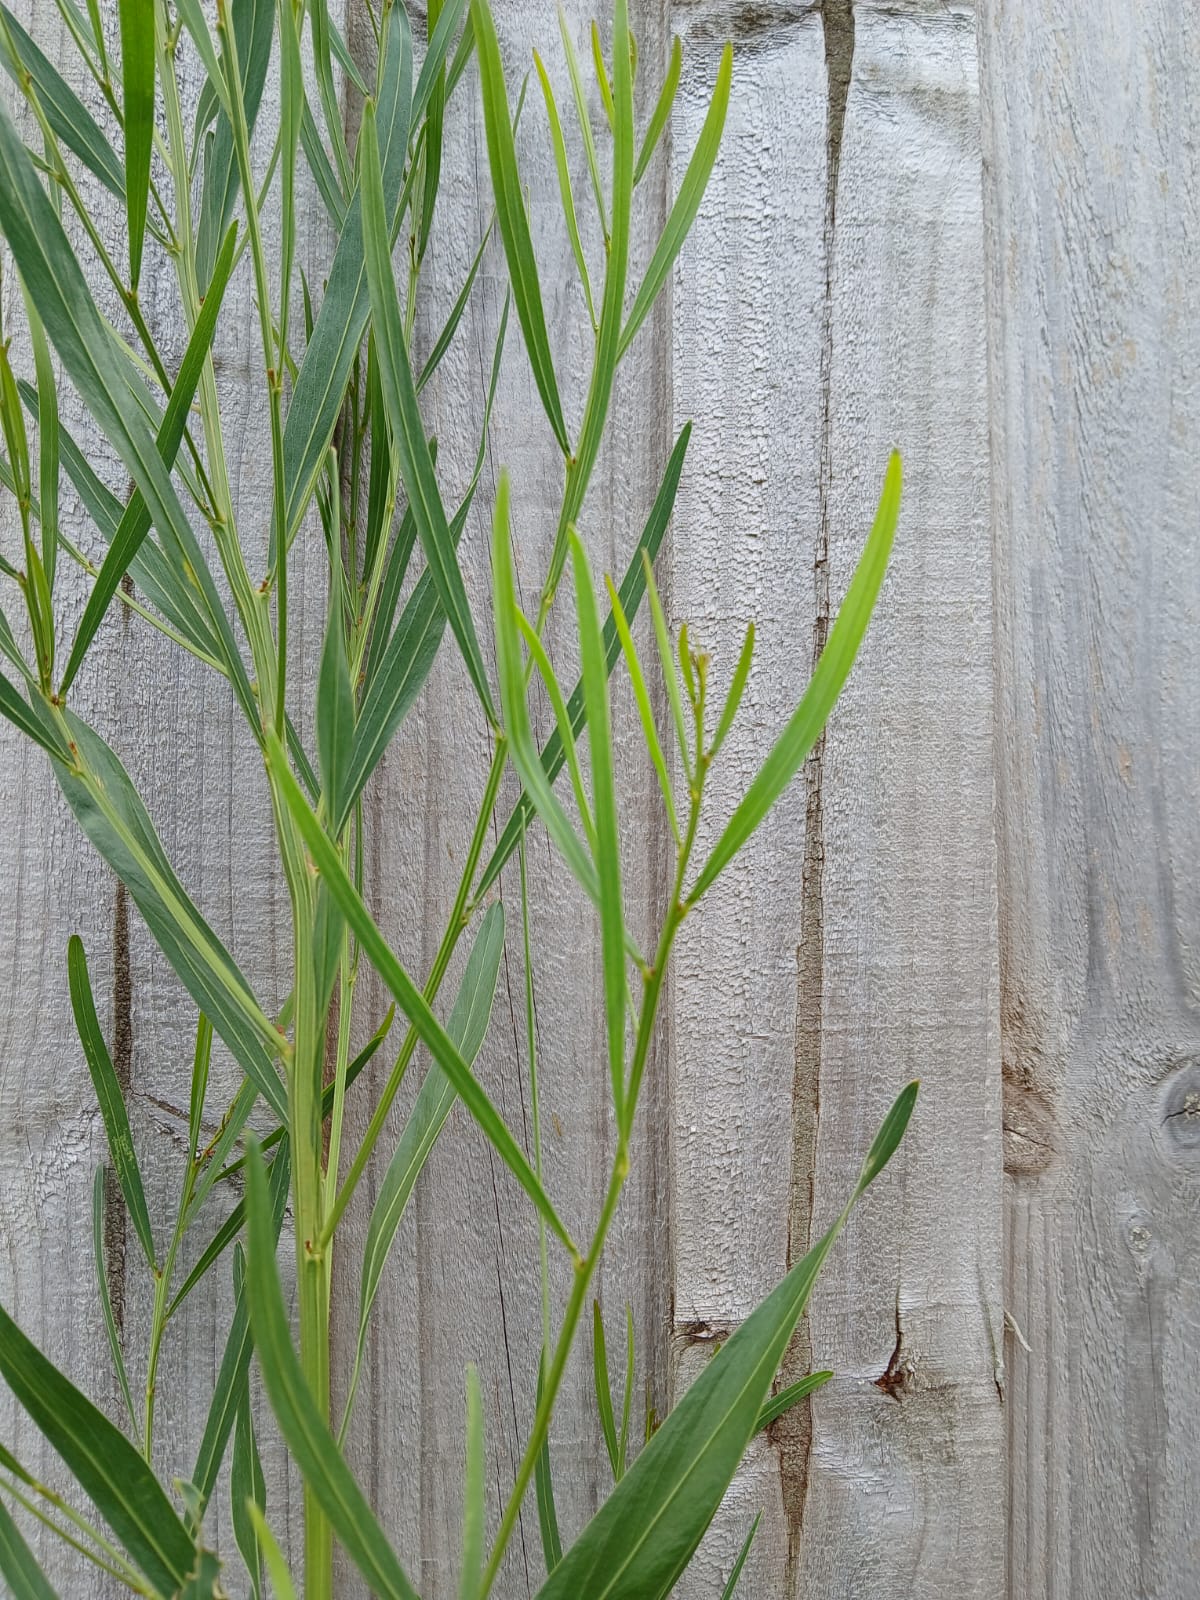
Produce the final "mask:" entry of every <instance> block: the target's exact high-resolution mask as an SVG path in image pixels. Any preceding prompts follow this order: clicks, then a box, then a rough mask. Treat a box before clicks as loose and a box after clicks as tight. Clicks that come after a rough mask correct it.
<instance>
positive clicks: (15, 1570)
mask: <svg viewBox="0 0 1200 1600" xmlns="http://www.w3.org/2000/svg"><path fill="white" fill-rule="evenodd" d="M0 1577H3V1579H4V1581H5V1583H6V1584H7V1585H8V1588H9V1591H10V1593H11V1595H12V1600H58V1596H57V1595H56V1594H55V1592H54V1590H53V1589H52V1588H51V1587H50V1583H49V1580H48V1579H47V1577H46V1574H45V1573H44V1572H43V1571H42V1569H41V1567H39V1566H38V1564H37V1562H36V1561H35V1560H34V1559H33V1551H32V1550H31V1549H30V1548H29V1546H28V1545H27V1544H26V1543H25V1540H24V1539H23V1538H22V1537H21V1532H20V1529H19V1528H18V1527H17V1525H16V1523H15V1522H14V1521H13V1519H12V1516H11V1515H10V1513H9V1510H8V1507H7V1506H6V1505H5V1504H4V1501H3V1500H0Z"/></svg>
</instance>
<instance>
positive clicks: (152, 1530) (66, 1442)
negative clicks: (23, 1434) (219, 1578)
mask: <svg viewBox="0 0 1200 1600" xmlns="http://www.w3.org/2000/svg"><path fill="white" fill-rule="evenodd" d="M0 1374H2V1375H3V1377H4V1379H5V1380H6V1382H7V1383H8V1386H9V1388H10V1389H11V1390H12V1392H13V1394H14V1395H15V1396H16V1398H17V1400H19V1401H20V1403H21V1405H23V1406H24V1408H25V1410H26V1411H27V1412H28V1413H29V1415H30V1417H31V1418H32V1419H33V1421H34V1423H35V1424H36V1426H37V1427H38V1428H39V1429H40V1430H41V1432H42V1434H43V1435H44V1436H45V1438H46V1440H47V1441H48V1443H49V1444H50V1445H51V1446H52V1448H53V1449H54V1450H56V1451H57V1452H58V1454H59V1455H60V1456H61V1457H62V1459H63V1461H64V1462H65V1463H66V1465H67V1466H68V1467H69V1468H70V1470H71V1472H72V1473H73V1474H74V1476H75V1478H76V1480H77V1482H78V1483H79V1485H80V1487H81V1488H82V1489H83V1490H84V1492H85V1493H86V1494H88V1495H89V1496H90V1497H91V1499H92V1500H93V1501H94V1503H95V1505H96V1508H97V1510H98V1511H99V1512H100V1513H101V1515H102V1516H103V1517H104V1520H105V1521H106V1522H107V1523H108V1525H109V1527H110V1528H111V1529H112V1531H113V1532H114V1533H115V1534H116V1536H117V1538H118V1539H119V1540H120V1541H121V1543H122V1544H123V1545H124V1546H125V1548H126V1550H127V1551H128V1552H129V1554H130V1556H131V1557H132V1559H133V1560H134V1561H135V1562H136V1563H137V1565H138V1566H139V1567H140V1568H141V1570H142V1571H143V1572H144V1573H145V1574H146V1576H147V1577H148V1578H149V1579H150V1581H151V1583H152V1584H154V1586H155V1587H156V1588H157V1589H160V1590H161V1591H162V1592H163V1593H164V1594H168V1595H171V1594H174V1593H175V1591H176V1590H177V1589H180V1588H182V1587H183V1585H184V1583H185V1582H186V1581H187V1579H188V1577H189V1575H190V1574H191V1572H192V1569H193V1567H194V1565H195V1562H196V1549H195V1546H194V1545H193V1543H192V1541H191V1539H190V1538H189V1537H188V1533H187V1529H186V1528H185V1527H184V1526H183V1523H182V1522H180V1520H179V1518H178V1517H177V1516H176V1515H175V1511H174V1508H173V1507H172V1505H171V1502H170V1501H169V1500H168V1499H167V1497H166V1495H165V1494H164V1493H163V1490H162V1487H161V1485H160V1484H159V1481H158V1479H157V1478H156V1477H155V1476H154V1474H153V1472H152V1471H151V1470H150V1468H149V1467H148V1466H147V1465H146V1463H145V1461H144V1460H143V1459H142V1457H141V1456H140V1455H139V1454H138V1452H137V1451H136V1450H135V1449H134V1447H133V1446H132V1445H131V1444H130V1442H129V1440H128V1439H126V1437H125V1435H124V1434H123V1433H121V1432H120V1430H119V1429H117V1428H114V1427H113V1425H112V1423H111V1422H110V1421H109V1420H108V1418H107V1417H106V1416H105V1415H104V1414H103V1412H101V1411H98V1410H97V1409H96V1407H95V1406H94V1405H93V1404H92V1403H91V1401H90V1400H88V1399H87V1398H86V1397H85V1396H84V1395H82V1394H80V1392H79V1390H78V1389H76V1387H75V1386H74V1384H73V1383H71V1381H70V1380H69V1379H68V1378H66V1377H64V1375H63V1374H62V1373H61V1372H59V1371H58V1369H57V1368H56V1367H54V1366H52V1365H51V1363H50V1362H49V1361H47V1360H46V1358H45V1356H44V1355H42V1353H41V1351H40V1350H38V1349H37V1348H36V1347H35V1346H34V1345H33V1344H31V1343H30V1341H29V1340H28V1339H27V1338H26V1337H25V1335H24V1334H23V1333H22V1332H21V1330H20V1328H18V1327H17V1325H16V1323H15V1322H14V1321H13V1320H12V1318H11V1317H10V1316H9V1315H8V1313H7V1312H6V1311H5V1310H4V1309H3V1308H2V1307H0Z"/></svg>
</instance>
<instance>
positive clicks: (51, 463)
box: [21, 284, 59, 591]
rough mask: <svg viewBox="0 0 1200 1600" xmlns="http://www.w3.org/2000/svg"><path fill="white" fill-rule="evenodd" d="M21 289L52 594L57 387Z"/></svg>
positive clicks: (42, 334)
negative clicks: (34, 379) (31, 367)
mask: <svg viewBox="0 0 1200 1600" xmlns="http://www.w3.org/2000/svg"><path fill="white" fill-rule="evenodd" d="M21 290H22V293H23V294H24V297H25V312H26V317H27V319H28V322H29V337H30V341H31V343H32V345H33V363H34V371H35V373H36V375H37V418H38V506H39V512H38V515H39V520H40V522H41V525H42V569H43V571H44V572H45V574H46V587H47V589H48V590H50V591H53V589H54V571H55V566H56V564H57V559H58V475H59V474H58V466H59V464H58V388H57V385H56V383H55V380H54V366H53V364H52V362H51V360H50V346H49V344H48V343H47V340H46V330H45V329H44V328H43V327H42V319H41V317H39V316H38V314H37V307H36V306H35V305H34V303H33V301H32V300H31V299H30V297H29V291H28V290H27V289H26V288H25V285H24V284H22V285H21Z"/></svg>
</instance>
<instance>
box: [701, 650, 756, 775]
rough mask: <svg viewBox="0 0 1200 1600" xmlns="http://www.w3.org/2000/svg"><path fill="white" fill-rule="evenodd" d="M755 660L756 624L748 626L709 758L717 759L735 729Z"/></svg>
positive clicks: (711, 759)
mask: <svg viewBox="0 0 1200 1600" xmlns="http://www.w3.org/2000/svg"><path fill="white" fill-rule="evenodd" d="M753 658H754V624H753V622H750V623H747V625H746V637H745V638H744V639H743V641H742V648H741V653H740V654H739V656H738V661H737V666H736V667H735V668H734V669H733V678H732V679H731V681H730V684H729V693H728V695H727V696H726V697H725V707H724V710H723V711H722V712H721V720H720V722H718V723H717V731H716V733H715V734H714V735H713V742H712V745H711V746H710V748H709V752H708V758H709V760H710V761H713V760H715V759H716V754H717V751H718V750H719V749H720V748H721V746H722V745H723V744H724V743H725V737H726V735H727V734H728V732H729V730H730V728H732V727H733V721H734V718H735V717H736V716H737V714H738V707H739V706H740V705H741V703H742V695H743V694H744V693H745V689H746V680H747V679H748V678H749V676H750V663H751V661H752V660H753Z"/></svg>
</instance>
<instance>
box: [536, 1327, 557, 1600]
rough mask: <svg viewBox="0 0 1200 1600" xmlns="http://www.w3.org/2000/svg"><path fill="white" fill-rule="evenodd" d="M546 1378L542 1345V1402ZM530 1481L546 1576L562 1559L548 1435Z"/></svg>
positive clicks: (539, 1396)
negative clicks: (535, 1504)
mask: <svg viewBox="0 0 1200 1600" xmlns="http://www.w3.org/2000/svg"><path fill="white" fill-rule="evenodd" d="M545 1378H546V1352H545V1350H544V1349H543V1351H542V1354H541V1357H540V1360H539V1362H538V1381H537V1403H538V1405H539V1406H540V1405H541V1403H542V1390H543V1388H544V1387H545ZM533 1485H534V1491H535V1493H536V1495H537V1508H538V1527H539V1529H540V1531H541V1535H542V1556H543V1559H544V1560H545V1563H546V1576H547V1577H549V1575H550V1574H551V1573H552V1572H553V1571H554V1569H555V1567H556V1566H557V1565H558V1563H559V1562H560V1561H561V1560H562V1536H561V1535H560V1533H559V1531H558V1509H557V1507H556V1506H555V1503H554V1475H553V1473H552V1471H551V1467H550V1435H549V1433H547V1435H546V1437H545V1438H544V1439H543V1440H542V1448H541V1449H540V1450H539V1451H538V1458H537V1463H536V1465H535V1466H534V1469H533Z"/></svg>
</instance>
